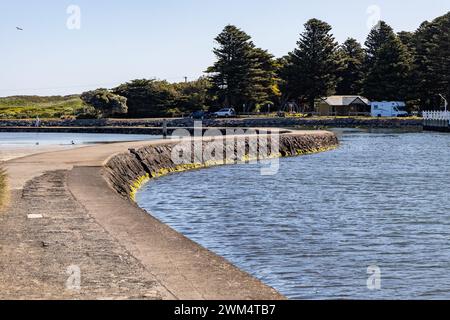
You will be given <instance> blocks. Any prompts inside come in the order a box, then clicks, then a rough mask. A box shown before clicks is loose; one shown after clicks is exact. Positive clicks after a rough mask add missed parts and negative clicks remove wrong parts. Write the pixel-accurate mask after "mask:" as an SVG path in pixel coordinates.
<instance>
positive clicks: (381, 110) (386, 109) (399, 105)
mask: <svg viewBox="0 0 450 320" xmlns="http://www.w3.org/2000/svg"><path fill="white" fill-rule="evenodd" d="M370 105H371V107H372V117H407V116H408V112H407V111H406V104H405V103H404V102H400V101H382V102H372V103H371V104H370Z"/></svg>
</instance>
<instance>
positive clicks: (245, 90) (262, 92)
mask: <svg viewBox="0 0 450 320" xmlns="http://www.w3.org/2000/svg"><path fill="white" fill-rule="evenodd" d="M215 40H216V42H217V43H218V45H219V46H218V47H217V48H215V49H214V50H213V52H214V54H215V55H216V57H217V61H216V62H215V63H214V65H213V66H211V67H209V68H208V70H207V71H206V72H207V73H209V74H210V80H211V83H212V89H211V91H212V92H213V93H214V94H216V95H217V96H218V97H219V100H220V101H221V102H222V103H223V104H224V105H226V106H233V107H239V108H240V107H241V106H242V109H241V110H243V111H247V110H249V109H250V108H251V107H252V106H253V105H255V104H256V103H259V102H263V101H264V100H266V99H267V98H268V84H269V83H270V81H271V80H270V79H271V78H272V73H273V72H274V71H272V70H271V67H270V64H271V60H273V57H272V55H270V54H269V53H267V52H266V51H264V50H261V49H257V48H256V47H255V45H254V44H253V42H252V41H251V37H250V36H249V35H248V34H246V33H245V32H244V31H242V30H240V29H238V28H237V27H235V26H232V25H228V26H226V27H225V29H224V30H223V31H222V33H220V34H219V35H218V36H217V38H216V39H215Z"/></svg>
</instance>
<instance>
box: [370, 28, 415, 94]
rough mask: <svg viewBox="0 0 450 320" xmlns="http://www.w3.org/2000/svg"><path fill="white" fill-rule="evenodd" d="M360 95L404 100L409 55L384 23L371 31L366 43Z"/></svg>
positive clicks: (409, 61)
mask: <svg viewBox="0 0 450 320" xmlns="http://www.w3.org/2000/svg"><path fill="white" fill-rule="evenodd" d="M366 48H367V49H366V53H367V58H366V78H365V80H364V94H365V95H366V96H367V97H368V98H369V99H372V100H406V98H407V95H408V81H409V77H410V71H411V62H412V61H411V56H410V54H409V53H408V49H407V48H406V46H405V45H403V44H402V42H401V41H400V39H399V37H398V36H397V35H396V34H395V33H394V31H393V30H392V28H391V27H390V26H388V25H387V24H386V23H385V22H381V23H380V24H379V26H377V27H375V28H374V29H372V31H371V32H370V34H369V36H368V38H367V41H366Z"/></svg>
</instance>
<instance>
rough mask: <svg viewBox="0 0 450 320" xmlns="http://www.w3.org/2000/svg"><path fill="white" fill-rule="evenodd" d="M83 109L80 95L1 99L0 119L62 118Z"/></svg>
mask: <svg viewBox="0 0 450 320" xmlns="http://www.w3.org/2000/svg"><path fill="white" fill-rule="evenodd" d="M82 109H83V102H82V101H81V99H80V97H79V95H70V96H50V97H41V96H12V97H4V98H0V119H26V118H36V117H40V118H43V119H44V118H61V117H68V116H73V115H75V113H76V112H77V111H79V110H82Z"/></svg>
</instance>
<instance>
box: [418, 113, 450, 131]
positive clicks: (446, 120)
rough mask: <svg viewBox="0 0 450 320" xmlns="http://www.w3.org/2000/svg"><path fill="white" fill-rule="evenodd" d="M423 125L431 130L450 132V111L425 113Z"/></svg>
mask: <svg viewBox="0 0 450 320" xmlns="http://www.w3.org/2000/svg"><path fill="white" fill-rule="evenodd" d="M423 125H424V127H425V128H428V129H431V130H433V129H436V130H439V131H441V130H445V131H448V130H450V111H424V112H423Z"/></svg>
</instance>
